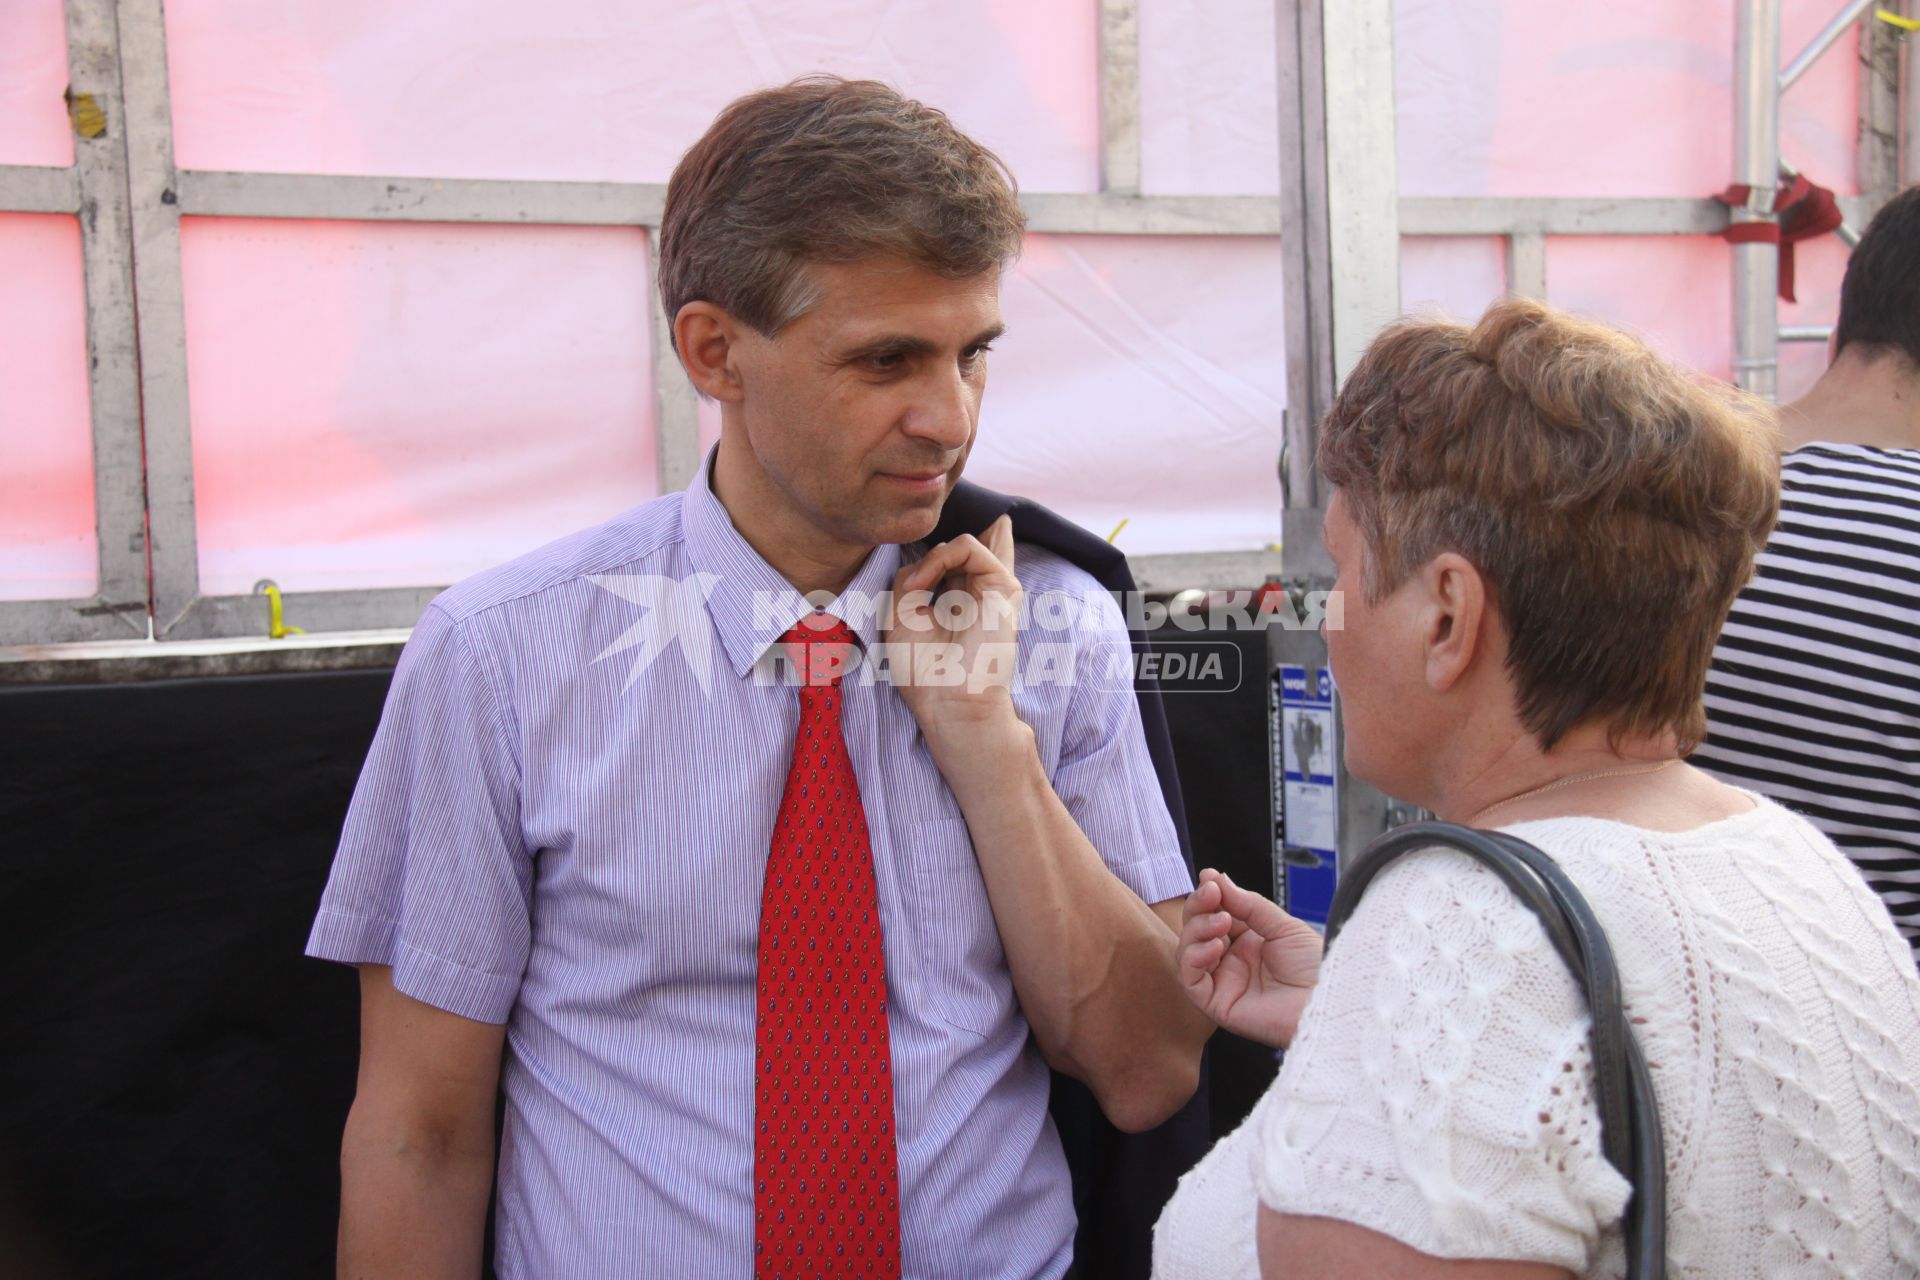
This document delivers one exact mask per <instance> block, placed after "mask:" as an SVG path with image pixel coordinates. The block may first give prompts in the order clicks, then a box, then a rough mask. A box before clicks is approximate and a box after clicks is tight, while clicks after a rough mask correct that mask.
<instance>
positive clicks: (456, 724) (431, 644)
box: [307, 606, 533, 1023]
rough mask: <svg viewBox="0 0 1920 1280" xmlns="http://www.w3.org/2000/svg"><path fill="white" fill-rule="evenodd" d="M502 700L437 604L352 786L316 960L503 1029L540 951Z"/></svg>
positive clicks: (319, 923)
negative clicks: (360, 971)
mask: <svg viewBox="0 0 1920 1280" xmlns="http://www.w3.org/2000/svg"><path fill="white" fill-rule="evenodd" d="M519 814H520V770H519V768H518V765H517V761H516V759H515V756H514V753H513V749H512V738H511V735H510V733H509V730H508V721H507V719H506V716H505V712H504V709H503V701H502V699H501V697H500V695H499V690H498V688H497V686H496V684H495V682H494V680H493V679H492V677H491V675H490V673H489V672H488V670H487V669H486V667H485V666H484V665H483V663H482V661H481V658H480V656H479V655H478V654H477V653H476V652H475V650H474V648H473V646H472V643H471V638H470V637H469V636H468V635H466V633H465V632H464V631H463V629H462V626H461V624H460V623H458V622H456V621H454V620H453V619H452V618H450V617H449V616H448V615H447V614H446V613H445V612H443V611H442V610H441V609H440V608H438V607H437V606H436V607H430V608H429V609H428V610H427V611H426V614H425V615H424V616H423V617H422V618H421V620H420V623H419V625H418V626H416V627H415V628H414V632H413V636H412V638H411V639H410V640H409V641H408V642H407V647H406V649H405V651H404V652H403V653H402V654H401V657H400V663H399V666H398V668H397V669H396V670H395V672H394V679H393V687H392V689H391V690H390V691H389V693H388V695H387V704H386V709H385V711H384V712H383V713H382V714H381V718H380V728H379V731H378V733H377V734H376V735H375V737H374V741H373V747H372V749H371V751H370V752H369V753H368V756H367V762H366V765H365V767H364V768H363V769H362V771H361V774H360V781H359V785H358V786H357V787H356V788H355V790H354V795H353V803H352V805H351V807H350V808H349V809H348V812H347V821H346V826H345V829H344V830H343V831H342V833H341V837H340V848H339V851H338V852H337V853H336V854H335V856H334V863H333V872H332V875H331V877H330V878H329V880H328V882H327V888H326V893H325V894H324V896H323V897H322V899H321V904H320V911H319V915H318V917H317V918H316V919H315V921H314V926H313V933H312V935H311V937H310V938H309V940H308V943H307V953H308V954H309V955H313V956H317V957H320V958H322V959H327V960H339V961H343V962H346V963H353V964H385V965H391V966H393V983H394V987H395V988H396V989H397V990H399V991H402V992H404V993H405V994H407V995H409V996H412V997H413V998H415V999H416V1000H421V1001H424V1002H426V1003H427V1004H431V1005H434V1006H436V1007H438V1008H441V1009H445V1010H447V1011H449V1012H451V1013H457V1014H460V1015H461V1016H463V1017H467V1018H472V1019H475V1020H477V1021H481V1022H495V1023H499V1022H505V1021H506V1018H507V1014H508V1012H509V1011H510V1010H511V1009H512V1007H513V1003H514V999H515V996H516V994H517V993H518V990H519V986H520V978H521V974H522V973H523V972H524V971H525V968H526V963H527V954H528V950H529V945H530V938H531V927H530V923H529V912H530V907H531V900H532V881H533V863H532V858H531V856H530V855H529V852H528V850H527V848H526V846H525V843H524V841H523V840H522V838H521V829H520V818H519Z"/></svg>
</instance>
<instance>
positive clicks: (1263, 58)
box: [1140, 0, 1280, 196]
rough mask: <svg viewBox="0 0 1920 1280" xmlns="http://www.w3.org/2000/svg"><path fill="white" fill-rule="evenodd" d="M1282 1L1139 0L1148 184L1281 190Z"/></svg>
mask: <svg viewBox="0 0 1920 1280" xmlns="http://www.w3.org/2000/svg"><path fill="white" fill-rule="evenodd" d="M1274 9H1275V6H1274V0H1140V186H1141V189H1142V190H1143V191H1145V192H1147V193H1148V194H1150V195H1209V196H1211V195H1222V196H1242V195H1244V196H1270V195H1278V194H1279V191H1280V149H1279V148H1280V143H1279V127H1278V119H1279V114H1278V109H1279V99H1278V96H1277V92H1276V89H1275V85H1276V83H1277V80H1276V72H1277V67H1276V64H1275V61H1274V58H1275V50H1274Z"/></svg>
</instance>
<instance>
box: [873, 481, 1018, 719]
mask: <svg viewBox="0 0 1920 1280" xmlns="http://www.w3.org/2000/svg"><path fill="white" fill-rule="evenodd" d="M983 536H984V541H983V540H982V539H981V538H975V537H974V536H973V535H971V534H962V535H961V536H960V537H958V538H955V539H953V541H951V542H943V543H940V544H939V545H938V546H936V547H934V548H933V550H931V551H929V552H928V553H927V554H926V556H925V557H924V558H923V559H921V560H920V561H919V562H918V563H917V564H912V565H908V566H906V567H905V568H903V569H901V570H900V572H899V573H897V574H895V575H894V579H893V608H892V611H891V614H890V616H889V617H888V618H887V619H886V625H885V629H884V639H885V640H886V642H887V644H888V646H889V648H888V653H889V658H890V662H891V664H892V669H893V670H894V671H895V672H896V673H897V674H896V687H897V688H898V689H899V692H900V696H901V697H902V698H904V699H906V702H907V706H908V708H909V709H910V710H911V711H912V712H913V715H914V718H915V719H916V720H918V721H919V722H920V729H921V732H922V733H924V734H925V735H927V738H928V741H929V742H930V743H931V742H933V741H934V739H935V738H936V736H937V735H940V734H943V733H949V732H953V733H958V732H965V731H966V730H968V729H969V728H978V727H982V726H1004V725H1005V723H1006V722H1007V720H1008V719H1009V718H1010V717H1011V716H1012V710H1013V703H1012V697H1011V693H1012V689H1013V677H1014V669H1015V667H1016V665H1017V662H1018V654H1019V651H1018V641H1019V613H1020V600H1021V587H1020V580H1019V579H1018V578H1016V577H1015V576H1014V572H1013V564H1014V548H1013V520H1012V518H1011V517H1009V516H1001V517H1000V518H999V519H998V520H996V521H994V522H993V524H991V525H990V526H988V528H987V531H986V533H985V534H984V535H983ZM901 677H905V678H901Z"/></svg>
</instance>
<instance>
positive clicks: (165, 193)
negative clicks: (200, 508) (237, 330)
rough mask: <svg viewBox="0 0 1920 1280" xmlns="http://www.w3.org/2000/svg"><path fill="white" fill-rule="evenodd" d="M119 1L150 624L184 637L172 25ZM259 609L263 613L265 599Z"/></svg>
mask: <svg viewBox="0 0 1920 1280" xmlns="http://www.w3.org/2000/svg"><path fill="white" fill-rule="evenodd" d="M117 8H118V12H119V17H120V78H121V82H122V85H123V87H124V89H125V92H126V100H127V188H128V192H129V195H130V196H131V199H132V202H133V209H132V214H133V275H134V287H135V289H136V291H137V294H138V297H139V308H138V314H137V317H136V320H137V323H138V329H139V335H140V354H141V361H140V400H141V412H142V417H143V419H144V424H145V431H146V442H147V530H148V539H149V544H150V550H149V563H150V565H151V568H152V583H153V586H152V590H153V629H154V634H155V636H156V637H158V638H160V639H167V638H180V637H183V636H188V635H193V634H195V633H194V632H193V631H191V630H190V629H186V628H183V627H182V626H181V624H182V622H183V621H185V620H186V619H187V618H188V617H189V616H190V615H192V614H193V612H194V606H195V605H196V604H197V603H198V601H199V599H200V554H199V527H198V525H197V524H196V522H195V518H194V488H193V434H192V428H191V424H190V422H189V418H188V407H187V358H186V354H187V332H186V309H185V301H184V297H183V293H182V288H181V281H180V199H179V183H178V178H177V176H176V175H175V172H174V166H173V108H172V105H171V102H170V101H169V93H168V86H167V39H166V23H165V19H164V17H163V15H162V13H161V0H120V3H119V4H118V6H117ZM259 616H260V618H261V619H262V621H264V619H265V607H264V603H263V604H262V607H261V611H260V614H259ZM259 629H260V630H265V627H264V626H261V627H260V628H259ZM201 634H204V633H201Z"/></svg>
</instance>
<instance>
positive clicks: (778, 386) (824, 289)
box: [735, 258, 1002, 546]
mask: <svg viewBox="0 0 1920 1280" xmlns="http://www.w3.org/2000/svg"><path fill="white" fill-rule="evenodd" d="M808 272H809V274H810V275H811V277H812V279H813V280H814V281H815V283H816V284H817V285H818V288H819V301H818V302H817V303H816V304H815V305H814V306H813V307H812V309H810V310H809V311H808V312H807V313H806V314H805V315H803V316H801V317H800V318H799V319H797V320H795V321H793V322H792V323H790V324H788V325H787V326H786V328H784V329H782V330H781V331H780V332H779V333H778V334H777V335H775V336H774V337H771V338H769V337H765V336H764V335H761V334H757V333H753V332H752V331H750V330H748V331H746V332H744V333H743V334H742V335H741V338H740V339H739V341H738V343H737V345H736V347H735V361H736V365H735V367H736V368H737V370H738V372H739V374H740V378H741V387H742V391H743V396H742V401H741V410H742V418H743V420H744V425H745V427H746V436H747V442H748V445H749V447H750V449H751V452H752V455H753V458H754V460H755V462H756V463H757V464H758V466H759V467H760V469H761V471H762V472H763V473H764V474H765V475H766V477H767V479H768V480H769V481H771V482H772V485H773V487H774V488H776V489H778V490H779V491H780V492H781V493H783V494H784V495H785V496H786V498H787V500H788V501H789V502H790V503H791V504H792V506H793V510H794V514H796V515H799V516H801V517H803V518H804V519H805V520H807V521H808V522H809V523H811V524H812V525H814V526H815V527H817V528H819V529H820V530H821V531H822V532H824V533H826V534H828V535H830V536H832V537H835V538H838V539H840V540H842V541H844V542H847V543H850V544H854V545H860V546H873V545H876V544H880V543H889V542H912V541H915V540H917V539H919V538H923V537H925V536H926V535H927V534H928V533H929V532H930V531H931V530H932V529H933V526H934V523H935V521H936V520H937V519H938V518H939V514H940V508H941V505H942V504H943V503H944V502H945V501H946V499H947V494H948V493H949V492H951V491H952V488H953V485H954V483H955V482H956V481H957V480H959V478H960V471H961V469H962V467H964V466H965V465H966V461H967V454H968V452H969V451H970V450H971V449H972V447H973V434H974V431H975V429H976V428H977V426H978V425H979V421H980V397H981V394H982V393H983V392H984V391H985V390H986V385H987V354H986V352H987V345H988V344H989V343H990V342H992V340H993V339H994V338H996V337H998V336H999V334H1000V332H1001V328H1002V325H1001V321H1000V277H999V273H998V272H990V273H988V274H985V275H981V276H975V277H972V278H970V279H966V280H949V279H946V278H944V277H942V276H939V275H935V274H934V273H932V272H930V271H926V270H924V269H922V268H920V267H916V266H912V265H910V264H907V263H903V262H901V261H899V260H897V259H891V258H871V259H866V260H863V261H860V262H852V263H838V264H824V265H813V266H810V267H809V268H808Z"/></svg>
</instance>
